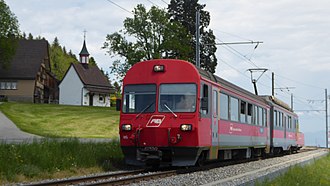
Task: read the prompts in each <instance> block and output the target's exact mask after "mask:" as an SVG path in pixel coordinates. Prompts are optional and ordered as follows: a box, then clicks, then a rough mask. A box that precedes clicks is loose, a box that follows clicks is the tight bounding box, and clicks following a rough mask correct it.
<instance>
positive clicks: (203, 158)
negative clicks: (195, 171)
mask: <svg viewBox="0 0 330 186" xmlns="http://www.w3.org/2000/svg"><path fill="white" fill-rule="evenodd" d="M205 161H206V153H205V152H202V153H201V154H200V155H199V157H198V160H197V162H196V165H195V166H196V167H202V166H203V165H205Z"/></svg>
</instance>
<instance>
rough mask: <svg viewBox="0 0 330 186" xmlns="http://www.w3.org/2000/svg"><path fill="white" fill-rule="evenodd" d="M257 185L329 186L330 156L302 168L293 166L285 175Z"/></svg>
mask: <svg viewBox="0 0 330 186" xmlns="http://www.w3.org/2000/svg"><path fill="white" fill-rule="evenodd" d="M258 185H262V186H265V185H269V186H277V185H278V186H282V185H300V186H304V185H306V186H311V185H330V154H328V156H326V157H324V158H321V159H319V160H316V161H315V163H314V164H311V165H306V166H304V167H301V166H295V167H293V168H291V169H290V170H289V171H288V172H286V174H284V175H282V176H280V177H278V178H276V179H275V180H273V181H266V182H264V183H262V184H258Z"/></svg>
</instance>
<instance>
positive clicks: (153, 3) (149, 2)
mask: <svg viewBox="0 0 330 186" xmlns="http://www.w3.org/2000/svg"><path fill="white" fill-rule="evenodd" d="M147 1H148V2H149V3H151V4H152V5H154V6H156V7H157V8H159V6H158V5H157V4H156V3H154V2H152V1H150V0H147Z"/></svg>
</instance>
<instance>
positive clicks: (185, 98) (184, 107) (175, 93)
mask: <svg viewBox="0 0 330 186" xmlns="http://www.w3.org/2000/svg"><path fill="white" fill-rule="evenodd" d="M159 90H160V91H159V106H158V111H159V112H195V111H196V99H197V96H196V95H197V88H196V85H195V84H161V85H160V88H159Z"/></svg>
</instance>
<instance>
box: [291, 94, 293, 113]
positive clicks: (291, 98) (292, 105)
mask: <svg viewBox="0 0 330 186" xmlns="http://www.w3.org/2000/svg"><path fill="white" fill-rule="evenodd" d="M291 110H293V94H292V93H291Z"/></svg>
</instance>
